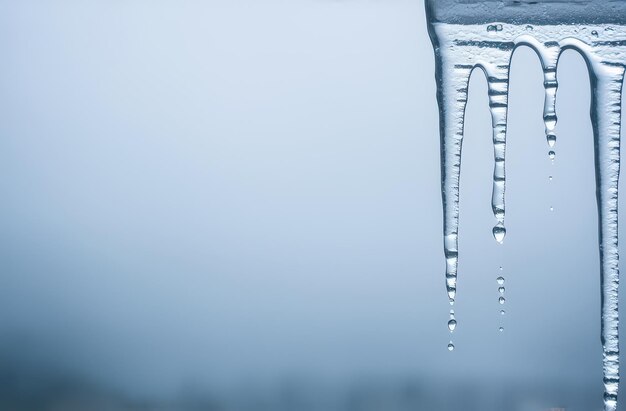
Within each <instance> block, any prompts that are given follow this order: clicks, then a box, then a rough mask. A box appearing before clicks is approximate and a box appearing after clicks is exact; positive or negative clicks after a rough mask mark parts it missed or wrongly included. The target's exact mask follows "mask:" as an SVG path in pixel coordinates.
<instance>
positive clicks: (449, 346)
mask: <svg viewBox="0 0 626 411" xmlns="http://www.w3.org/2000/svg"><path fill="white" fill-rule="evenodd" d="M448 351H454V344H452V341H450V342H449V343H448Z"/></svg>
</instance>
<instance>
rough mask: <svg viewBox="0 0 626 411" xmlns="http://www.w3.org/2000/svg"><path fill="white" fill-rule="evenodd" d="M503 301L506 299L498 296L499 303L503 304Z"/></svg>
mask: <svg viewBox="0 0 626 411" xmlns="http://www.w3.org/2000/svg"><path fill="white" fill-rule="evenodd" d="M505 301H506V300H505V299H504V297H500V298H498V302H499V303H500V304H504V302H505Z"/></svg>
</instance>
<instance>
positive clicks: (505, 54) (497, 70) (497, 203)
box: [483, 47, 511, 243]
mask: <svg viewBox="0 0 626 411" xmlns="http://www.w3.org/2000/svg"><path fill="white" fill-rule="evenodd" d="M510 61H511V50H510V49H508V48H506V47H504V48H499V49H495V50H493V51H492V60H491V62H490V63H491V64H489V65H486V64H483V67H484V70H485V74H486V75H487V84H488V86H489V110H490V112H491V124H492V129H493V154H494V162H495V165H494V169H493V191H492V195H491V208H492V210H493V215H494V217H495V218H496V220H497V224H496V226H495V227H494V228H493V236H494V238H495V239H496V241H497V242H498V243H502V242H503V241H504V237H505V235H506V228H505V225H504V214H505V207H504V194H505V184H506V174H505V154H506V125H507V122H506V119H507V111H508V95H509V64H510Z"/></svg>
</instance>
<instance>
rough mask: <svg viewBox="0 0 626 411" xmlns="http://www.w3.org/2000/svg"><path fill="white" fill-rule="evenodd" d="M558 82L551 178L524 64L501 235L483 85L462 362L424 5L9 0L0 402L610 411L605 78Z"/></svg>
mask: <svg viewBox="0 0 626 411" xmlns="http://www.w3.org/2000/svg"><path fill="white" fill-rule="evenodd" d="M558 76H559V80H560V88H559V95H558V100H559V101H558V114H559V124H558V129H557V132H558V141H557V146H556V152H557V158H556V162H555V164H554V166H552V165H551V164H550V161H549V160H548V156H547V152H548V146H547V144H546V142H545V137H544V131H543V122H542V114H541V113H542V106H543V88H542V82H543V79H542V72H541V67H540V65H539V61H538V59H537V57H536V56H535V55H534V54H533V53H532V52H531V51H530V50H529V49H528V48H522V49H519V50H518V51H516V53H515V55H514V58H513V65H512V73H511V77H512V85H511V97H510V98H511V101H510V127H509V136H508V141H509V145H508V148H507V154H508V163H507V167H508V168H507V176H508V181H507V183H508V185H507V207H508V208H507V227H508V235H507V238H506V241H505V243H504V245H503V246H500V245H497V244H496V243H495V241H494V240H493V238H492V236H491V228H492V226H493V225H494V221H495V220H494V218H493V215H492V214H491V205H490V199H491V177H492V172H493V150H492V147H491V129H490V116H489V112H488V100H487V88H486V81H485V79H484V76H483V75H482V73H480V72H478V71H477V72H475V73H474V76H473V77H472V80H471V85H470V90H471V93H470V94H471V95H470V102H469V106H468V111H467V112H468V120H467V127H466V140H465V146H464V153H463V155H464V157H463V170H462V181H461V183H462V188H461V191H462V192H461V227H460V230H461V231H460V266H459V284H458V300H457V304H456V306H455V309H456V312H457V316H456V317H457V320H458V321H459V325H458V328H457V331H456V332H455V333H454V342H455V344H456V346H457V349H456V350H455V351H454V352H452V353H450V352H448V351H447V349H446V346H447V344H448V341H449V333H448V330H447V327H446V322H447V319H448V310H449V308H450V307H449V305H448V301H447V296H446V292H445V281H444V257H443V245H442V244H443V239H442V221H441V220H442V211H441V195H440V191H439V190H440V169H439V136H438V115H437V105H436V99H435V81H434V59H433V52H432V48H431V45H430V40H429V38H428V35H427V31H426V26H425V16H424V10H423V3H422V1H419V0H384V1H383V0H341V1H340V0H204V1H201V0H176V1H174V0H169V1H166V0H93V1H85V0H50V1H43V0H20V1H14V0H1V1H0V113H1V114H0V407H1V408H2V409H7V410H27V409H28V410H30V409H33V410H62V411H67V410H115V411H116V410H131V409H132V410H187V409H189V410H191V409H194V410H210V411H217V410H220V411H222V410H227V411H230V410H250V411H260V410H267V411H308V410H320V411H331V410H353V411H374V410H377V411H396V410H398V411H399V410H423V411H438V410H445V411H448V410H449V411H457V410H458V411H472V410H481V411H485V410H497V411H502V410H507V411H508V410H519V411H526V410H528V411H530V410H546V409H548V408H550V407H560V408H566V409H567V410H581V411H582V410H585V411H589V410H593V411H595V410H600V409H601V408H602V399H601V396H602V361H601V359H602V351H601V346H600V286H599V285H600V279H599V268H598V251H597V217H596V208H595V207H596V206H595V185H594V184H595V181H594V170H593V138H592V134H591V125H590V120H589V114H588V113H589V81H588V75H587V71H586V67H585V65H584V62H583V60H582V58H581V57H580V56H579V55H577V54H576V53H575V52H573V51H568V52H566V53H565V54H564V55H563V58H562V62H561V65H560V67H559V72H558ZM549 175H553V176H554V181H553V182H552V183H549V182H548V176H549ZM623 197H624V196H622V198H623ZM622 204H624V202H623V201H622ZM550 206H553V207H554V208H555V211H554V212H553V213H551V212H550V211H549V207H550ZM622 209H623V207H622ZM623 213H626V210H623ZM622 243H624V242H622ZM624 251H626V250H624V248H623V247H622V254H624ZM499 266H503V267H504V276H505V277H506V296H507V303H506V305H505V308H506V310H507V315H506V316H505V317H501V316H500V315H499V309H500V308H501V307H500V306H499V304H498V303H497V297H498V292H497V284H496V281H495V278H496V277H497V276H498V275H499V272H498V267H499ZM500 325H503V326H504V327H505V331H504V332H503V333H499V332H498V327H499V326H500ZM623 397H624V398H626V394H624V395H623ZM621 409H626V408H624V407H623V406H622V408H621Z"/></svg>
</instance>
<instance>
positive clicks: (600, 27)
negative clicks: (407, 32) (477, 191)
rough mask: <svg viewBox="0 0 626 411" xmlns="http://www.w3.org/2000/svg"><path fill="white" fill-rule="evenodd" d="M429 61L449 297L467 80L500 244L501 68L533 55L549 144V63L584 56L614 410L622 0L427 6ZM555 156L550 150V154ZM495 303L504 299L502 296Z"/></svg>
mask: <svg viewBox="0 0 626 411" xmlns="http://www.w3.org/2000/svg"><path fill="white" fill-rule="evenodd" d="M426 12H427V16H428V21H429V33H430V36H431V40H432V42H433V46H434V50H435V58H436V81H437V86H438V87H437V99H438V102H439V110H440V132H441V170H442V196H443V206H444V250H445V255H446V286H447V291H448V296H449V298H451V299H454V298H455V296H456V291H457V290H456V284H457V266H458V257H459V250H458V227H459V178H460V171H461V149H462V145H463V127H464V117H465V106H466V103H467V95H468V94H467V93H468V84H469V78H470V74H471V73H472V71H473V70H474V69H475V68H480V69H481V70H482V71H483V72H484V73H485V75H486V77H487V83H488V90H489V107H490V110H491V118H492V126H493V136H492V138H493V146H494V173H493V194H492V199H491V205H492V209H493V213H494V217H495V227H496V228H495V229H494V237H495V238H496V240H498V241H502V240H503V239H504V233H506V228H505V202H504V199H505V198H504V194H505V182H506V178H505V177H506V175H505V154H506V127H507V110H508V90H509V66H510V62H511V57H512V55H513V52H514V50H515V48H516V47H518V46H521V45H525V46H529V47H531V48H532V49H533V50H535V51H536V52H537V54H538V55H539V58H540V60H541V64H542V68H543V73H544V84H543V85H544V89H545V102H544V113H543V120H544V123H545V130H546V136H547V137H546V138H547V141H548V144H549V145H550V146H553V145H554V143H555V142H556V134H555V132H554V129H555V127H556V125H557V116H556V94H557V88H558V82H557V78H556V73H557V64H558V60H559V57H560V55H561V53H562V52H563V51H564V50H566V49H573V50H576V51H578V52H579V53H580V54H581V55H582V56H583V57H584V59H585V60H586V62H587V66H588V68H589V71H590V78H591V85H592V107H591V113H592V114H591V120H592V125H593V133H594V140H595V144H594V146H595V164H596V181H597V190H596V193H597V204H598V214H599V233H600V234H599V243H600V244H599V246H600V259H601V263H600V276H601V287H602V307H601V310H602V318H601V329H602V331H601V341H602V346H603V351H604V390H605V393H604V408H605V410H606V411H614V410H616V409H617V391H618V384H619V347H618V304H617V302H618V282H619V270H618V250H617V189H618V178H619V170H620V128H621V93H622V83H623V79H624V71H625V64H626V1H623V0H542V1H540V0H426ZM554 156H555V154H553V152H552V151H551V152H550V157H551V158H554ZM502 302H503V300H502Z"/></svg>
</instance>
